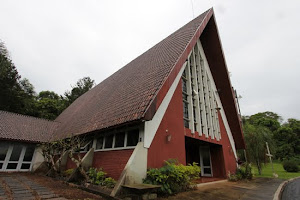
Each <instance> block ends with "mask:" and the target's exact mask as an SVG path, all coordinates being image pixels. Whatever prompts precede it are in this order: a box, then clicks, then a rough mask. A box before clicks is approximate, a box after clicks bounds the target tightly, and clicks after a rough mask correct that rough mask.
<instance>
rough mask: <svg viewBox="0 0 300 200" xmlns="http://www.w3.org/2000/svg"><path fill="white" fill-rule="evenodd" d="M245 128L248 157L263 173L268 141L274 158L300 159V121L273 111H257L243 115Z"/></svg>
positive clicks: (282, 159) (259, 171)
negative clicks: (283, 119)
mask: <svg viewBox="0 0 300 200" xmlns="http://www.w3.org/2000/svg"><path fill="white" fill-rule="evenodd" d="M243 130H244V136H245V142H246V148H247V155H248V159H249V160H250V161H251V162H253V163H255V165H256V167H257V169H258V173H259V174H260V173H261V170H262V166H263V165H262V163H265V162H266V161H267V160H268V158H267V156H266V153H267V151H266V142H268V144H269V147H270V151H271V154H272V155H273V159H274V158H275V159H278V160H281V161H284V160H296V162H297V160H298V161H300V121H299V120H297V119H288V120H287V122H285V123H282V119H281V117H280V116H279V115H278V114H276V113H273V112H263V113H257V114H255V115H252V116H246V117H243Z"/></svg>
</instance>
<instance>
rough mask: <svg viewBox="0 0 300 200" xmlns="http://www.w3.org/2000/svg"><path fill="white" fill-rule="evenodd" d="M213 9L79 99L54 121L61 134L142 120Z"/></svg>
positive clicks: (84, 131) (82, 131) (83, 131)
mask: <svg viewBox="0 0 300 200" xmlns="http://www.w3.org/2000/svg"><path fill="white" fill-rule="evenodd" d="M210 12H212V9H210V10H208V11H206V12H204V13H203V14H201V15H200V16H199V17H197V18H195V19H194V20H193V21H191V22H190V23H188V24H186V25H185V26H183V27H182V28H180V29H179V30H177V31H176V32H174V33H173V34H171V35H170V36H168V37H167V38H165V39H164V40H163V41H161V42H160V43H158V44H157V45H155V46H154V47H152V48H151V49H149V50H148V51H146V52H145V53H144V54H142V55H140V56H139V57H137V58H136V59H134V60H133V61H131V62H130V63H129V64H127V65H126V66H125V67H123V68H121V69H120V70H119V71H117V72H116V73H114V74H113V75H111V76H110V77H108V78H107V79H106V80H104V81H103V82H101V83H100V84H98V85H97V86H96V87H94V88H93V89H91V90H90V91H88V92H87V93H85V94H84V95H82V96H81V97H79V98H78V99H77V100H76V101H75V102H74V103H73V104H71V105H70V106H69V107H68V108H67V109H66V110H65V111H64V112H63V113H61V115H60V116H58V118H57V119H56V120H55V121H58V122H60V123H61V125H60V126H59V128H58V130H57V133H58V134H63V135H64V134H81V133H86V132H90V131H94V130H99V129H103V128H107V127H110V126H114V125H118V124H123V123H126V122H130V121H135V120H139V119H142V118H143V117H144V116H145V113H146V112H147V110H148V109H149V107H150V104H151V103H152V102H153V99H154V98H155V97H156V95H157V93H158V91H159V90H160V89H161V88H162V86H163V84H164V83H165V81H166V79H167V78H168V76H169V74H170V73H171V71H172V69H173V68H174V66H175V64H176V63H177V61H178V59H179V58H180V56H181V55H182V53H183V52H184V50H185V49H186V47H187V46H188V45H189V42H190V41H191V39H192V38H193V36H194V35H195V33H196V31H197V30H198V29H199V27H200V26H201V24H202V23H203V21H204V19H205V18H206V17H207V15H208V14H209V13H210Z"/></svg>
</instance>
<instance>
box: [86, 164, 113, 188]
mask: <svg viewBox="0 0 300 200" xmlns="http://www.w3.org/2000/svg"><path fill="white" fill-rule="evenodd" d="M87 174H88V176H89V179H90V181H91V183H93V184H96V185H101V186H105V187H108V188H113V187H114V186H115V184H116V181H115V180H114V179H113V178H111V177H106V174H107V173H106V172H104V171H103V170H102V169H101V168H99V169H96V168H90V169H89V171H88V173H87Z"/></svg>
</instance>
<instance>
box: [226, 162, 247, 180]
mask: <svg viewBox="0 0 300 200" xmlns="http://www.w3.org/2000/svg"><path fill="white" fill-rule="evenodd" d="M252 178H253V173H252V167H251V164H249V163H245V164H243V165H242V166H240V167H239V168H237V170H236V173H235V174H229V175H228V180H229V181H238V180H251V179H252Z"/></svg>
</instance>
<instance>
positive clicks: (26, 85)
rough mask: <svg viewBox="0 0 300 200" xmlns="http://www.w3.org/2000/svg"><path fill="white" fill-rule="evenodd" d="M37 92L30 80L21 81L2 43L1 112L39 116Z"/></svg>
mask: <svg viewBox="0 0 300 200" xmlns="http://www.w3.org/2000/svg"><path fill="white" fill-rule="evenodd" d="M34 101H35V91H34V87H33V85H32V84H31V83H30V82H29V80H28V79H26V78H24V79H22V80H21V76H20V75H19V73H18V71H17V69H16V67H15V65H14V64H13V62H12V60H11V59H10V56H9V53H8V50H7V49H6V47H5V45H4V43H3V42H1V41H0V110H5V111H10V112H15V113H20V114H26V115H31V116H37V115H38V114H37V112H36V109H35V107H34V106H35V104H34Z"/></svg>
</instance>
